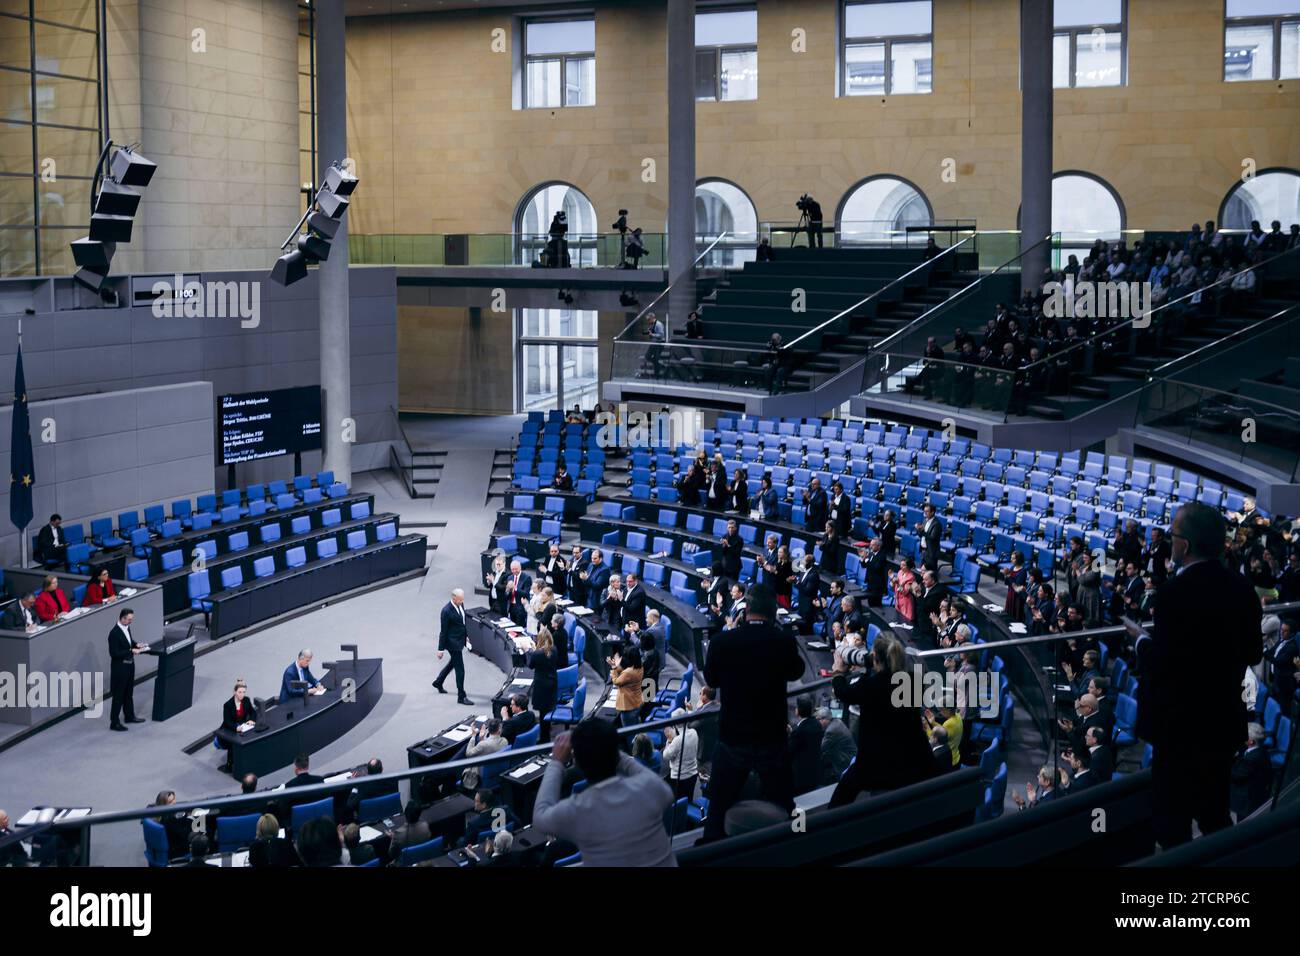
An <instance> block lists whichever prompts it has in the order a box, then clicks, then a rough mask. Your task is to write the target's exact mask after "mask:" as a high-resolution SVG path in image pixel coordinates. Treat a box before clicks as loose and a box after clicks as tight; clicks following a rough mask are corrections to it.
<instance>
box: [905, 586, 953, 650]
mask: <svg viewBox="0 0 1300 956" xmlns="http://www.w3.org/2000/svg"><path fill="white" fill-rule="evenodd" d="M947 596H948V589H947V588H946V587H944V586H943V585H942V584H936V585H935V586H934V587H932V588H931V589H930V593H929V594H922V596H921V597H919V598H917V600H916V622H915V624H914V631H913V633H915V634H916V635H917V636H918V637H928V638H933V637H934V635H935V631H934V624H933V623H932V622H931V621H930V614H931V613H935V614H937V613H938V612H939V605H940V604H941V603H942V602H943V599H944V598H946V597H947Z"/></svg>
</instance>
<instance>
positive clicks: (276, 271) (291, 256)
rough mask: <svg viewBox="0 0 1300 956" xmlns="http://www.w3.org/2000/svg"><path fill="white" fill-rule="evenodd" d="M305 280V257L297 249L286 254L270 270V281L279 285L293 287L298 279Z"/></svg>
mask: <svg viewBox="0 0 1300 956" xmlns="http://www.w3.org/2000/svg"><path fill="white" fill-rule="evenodd" d="M305 278H307V257H306V256H304V255H303V254H302V253H301V252H299V251H298V250H297V249H294V250H293V251H292V252H286V253H285V254H284V255H282V256H281V257H280V258H279V259H276V260H275V265H274V266H273V267H272V268H271V281H272V282H278V283H280V285H293V284H294V283H295V282H297V281H298V280H299V279H305Z"/></svg>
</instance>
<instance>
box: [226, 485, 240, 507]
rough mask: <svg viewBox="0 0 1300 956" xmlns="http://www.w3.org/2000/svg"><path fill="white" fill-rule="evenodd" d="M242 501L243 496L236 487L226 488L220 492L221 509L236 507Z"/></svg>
mask: <svg viewBox="0 0 1300 956" xmlns="http://www.w3.org/2000/svg"><path fill="white" fill-rule="evenodd" d="M242 502H243V496H242V495H240V493H239V489H238V488H227V489H226V490H225V491H223V492H222V493H221V507H222V509H223V510H224V509H226V508H229V507H232V506H233V507H236V508H238V507H239V506H240V504H241V503H242Z"/></svg>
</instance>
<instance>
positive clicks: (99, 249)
mask: <svg viewBox="0 0 1300 956" xmlns="http://www.w3.org/2000/svg"><path fill="white" fill-rule="evenodd" d="M69 245H71V246H72V259H73V261H74V262H76V263H77V265H78V266H82V267H84V268H87V269H96V270H103V272H104V274H105V275H107V274H108V266H109V263H111V262H112V261H113V253H114V252H116V251H117V245H116V243H112V242H99V241H98V240H95V239H91V238H90V237H89V236H86V237H83V238H81V239H74V240H73V241H72V242H71V243H69Z"/></svg>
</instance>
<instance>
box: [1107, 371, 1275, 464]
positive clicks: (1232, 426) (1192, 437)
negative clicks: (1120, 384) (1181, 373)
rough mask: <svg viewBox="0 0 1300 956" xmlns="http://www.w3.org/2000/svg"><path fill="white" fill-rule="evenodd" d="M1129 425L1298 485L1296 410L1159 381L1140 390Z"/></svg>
mask: <svg viewBox="0 0 1300 956" xmlns="http://www.w3.org/2000/svg"><path fill="white" fill-rule="evenodd" d="M1133 425H1134V427H1135V428H1141V429H1154V430H1158V431H1159V432H1160V433H1161V435H1162V436H1163V437H1165V438H1167V439H1170V440H1173V441H1177V442H1179V443H1180V444H1184V445H1187V446H1189V447H1190V446H1199V447H1201V448H1208V449H1211V450H1213V451H1214V453H1215V454H1216V455H1218V456H1220V457H1227V458H1229V459H1231V460H1233V461H1239V462H1242V463H1247V464H1252V465H1256V466H1259V467H1262V468H1264V469H1266V470H1268V471H1270V472H1273V473H1274V474H1276V475H1279V476H1280V477H1281V478H1282V479H1283V480H1284V481H1288V482H1294V481H1296V480H1298V479H1300V410H1297V409H1295V408H1286V407H1284V406H1282V405H1277V404H1274V403H1272V402H1269V401H1266V400H1264V399H1261V398H1258V397H1255V396H1251V395H1242V394H1239V393H1236V392H1229V391H1223V390H1221V389H1217V388H1207V387H1205V386H1203V385H1196V384H1194V383H1191V382H1184V381H1174V380H1171V379H1158V380H1155V381H1151V382H1148V383H1147V384H1146V385H1145V386H1143V388H1142V392H1141V395H1140V396H1139V399H1138V407H1137V412H1136V413H1135V415H1134V419H1133Z"/></svg>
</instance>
